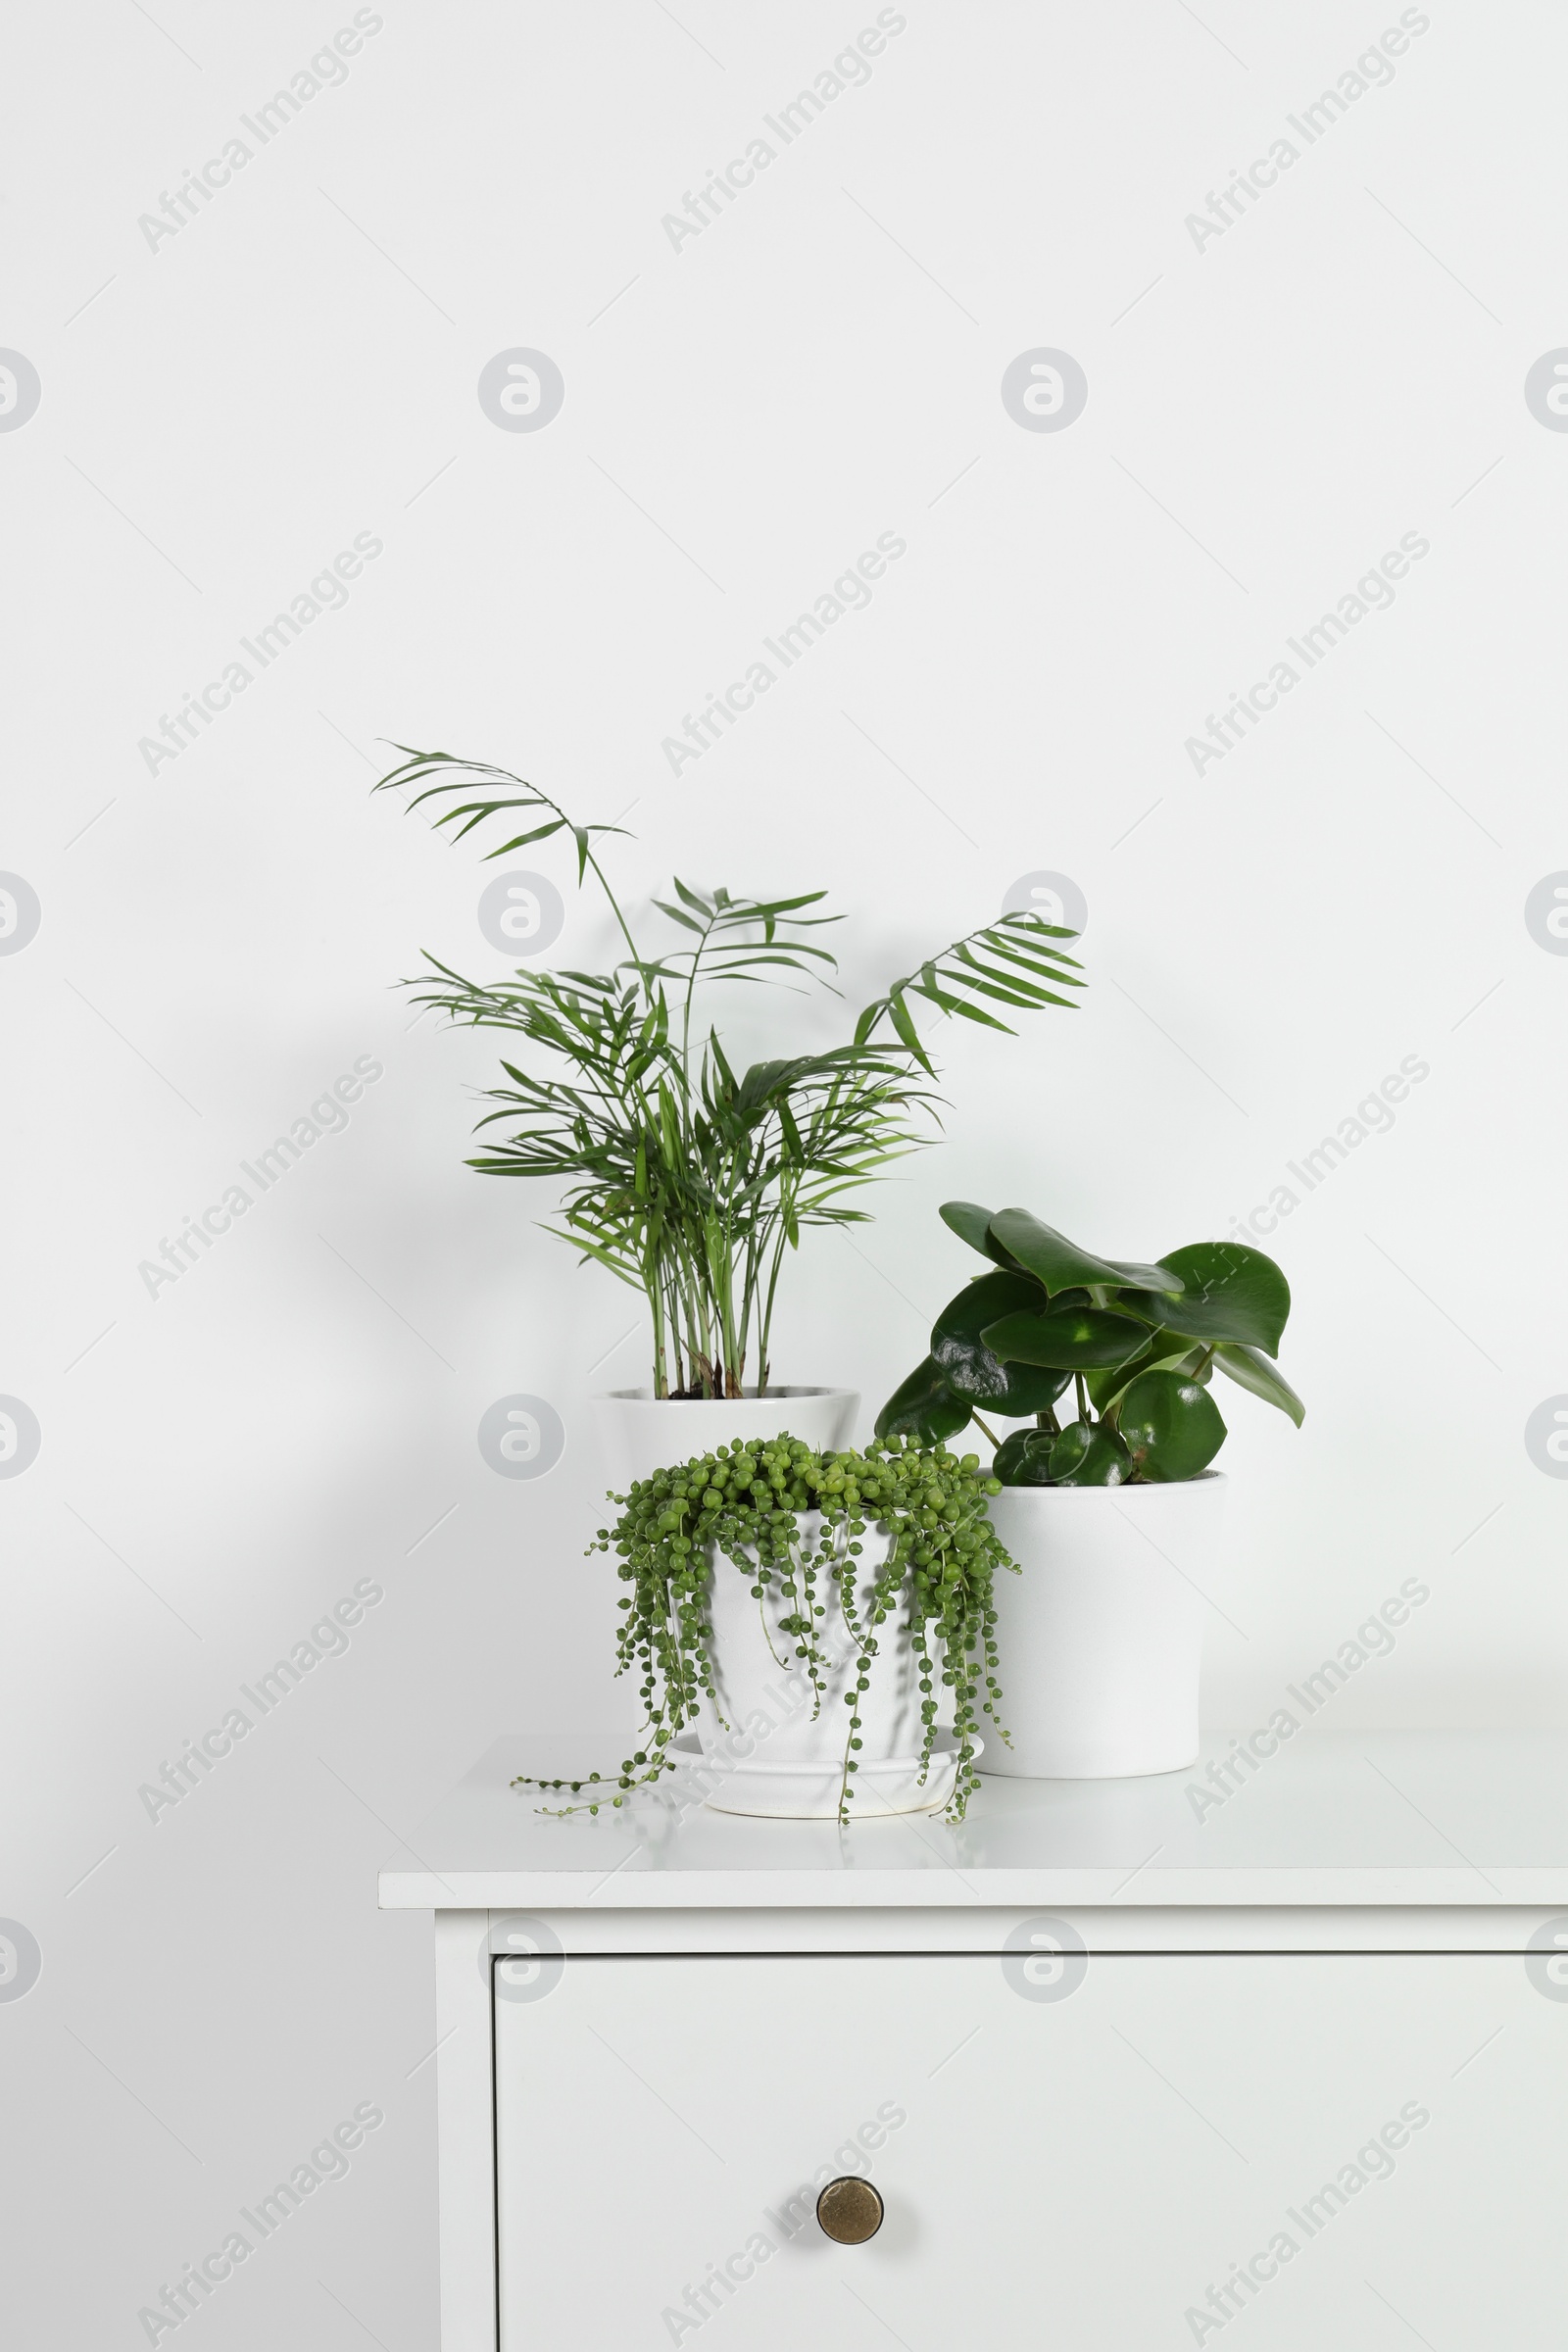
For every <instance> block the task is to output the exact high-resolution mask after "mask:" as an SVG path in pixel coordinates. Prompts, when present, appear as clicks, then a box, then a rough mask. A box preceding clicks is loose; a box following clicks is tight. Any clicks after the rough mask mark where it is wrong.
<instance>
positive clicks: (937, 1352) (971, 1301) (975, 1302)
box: [931, 1274, 1071, 1418]
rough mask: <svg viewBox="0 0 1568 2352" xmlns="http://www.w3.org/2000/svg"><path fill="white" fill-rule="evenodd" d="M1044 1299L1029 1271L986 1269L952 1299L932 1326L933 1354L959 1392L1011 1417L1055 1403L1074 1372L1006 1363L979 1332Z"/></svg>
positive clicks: (942, 1371)
mask: <svg viewBox="0 0 1568 2352" xmlns="http://www.w3.org/2000/svg"><path fill="white" fill-rule="evenodd" d="M1041 1302H1042V1293H1041V1289H1040V1285H1039V1283H1038V1282H1035V1281H1033V1280H1032V1279H1031V1277H1030V1276H1028V1275H1026V1274H982V1275H980V1277H979V1278H978V1280H976V1281H974V1282H971V1283H970V1284H969V1285H968V1287H967V1288H966V1289H965V1290H961V1291H960V1292H959V1293H958V1296H957V1297H956V1299H949V1301H948V1303H947V1305H946V1306H945V1307H944V1308H943V1309H942V1312H941V1314H940V1315H938V1317H937V1319H936V1323H935V1325H934V1326H933V1329H932V1332H931V1360H932V1362H933V1363H934V1364H935V1365H936V1367H937V1370H938V1371H939V1372H940V1374H941V1375H942V1378H943V1379H944V1380H945V1381H946V1383H947V1385H948V1387H949V1388H950V1389H951V1390H952V1391H953V1392H954V1395H955V1396H957V1397H968V1398H969V1400H970V1401H971V1403H974V1404H988V1405H991V1406H993V1407H994V1408H995V1410H996V1411H997V1412H999V1413H1005V1414H1006V1415H1008V1416H1009V1417H1011V1418H1021V1417H1022V1416H1023V1415H1024V1414H1025V1413H1043V1412H1044V1411H1045V1410H1046V1409H1047V1407H1048V1406H1050V1405H1053V1404H1054V1403H1055V1401H1056V1398H1057V1397H1059V1396H1060V1395H1061V1392H1062V1390H1063V1389H1064V1388H1065V1387H1066V1385H1067V1382H1068V1379H1069V1378H1070V1377H1071V1376H1070V1374H1068V1373H1065V1372H1056V1371H1042V1370H1040V1369H1039V1368H1037V1367H1036V1366H1035V1365H1033V1364H1006V1363H1004V1362H1003V1360H1002V1358H1001V1356H999V1355H996V1354H994V1353H993V1351H992V1350H991V1348H988V1347H987V1346H986V1344H985V1342H984V1340H983V1339H982V1338H981V1337H980V1334H981V1332H982V1331H983V1330H984V1328H985V1327H986V1325H987V1324H990V1323H995V1322H997V1321H998V1320H999V1318H1001V1317H1003V1316H1005V1315H1007V1314H1009V1313H1016V1312H1020V1311H1022V1312H1030V1311H1032V1310H1035V1309H1038V1307H1039V1306H1040V1304H1041Z"/></svg>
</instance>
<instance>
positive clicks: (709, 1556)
mask: <svg viewBox="0 0 1568 2352" xmlns="http://www.w3.org/2000/svg"><path fill="white" fill-rule="evenodd" d="M1001 1492H1002V1489H1001V1485H1000V1483H999V1482H998V1480H996V1479H995V1478H992V1477H990V1476H988V1475H986V1474H985V1473H983V1472H982V1471H981V1468H980V1457H979V1455H978V1454H974V1453H966V1454H964V1455H962V1456H961V1458H960V1457H959V1456H958V1455H956V1454H954V1453H950V1451H949V1450H948V1448H947V1446H919V1445H917V1444H915V1443H914V1442H912V1441H906V1440H905V1439H903V1438H901V1437H890V1438H886V1439H883V1440H879V1441H877V1442H875V1443H873V1444H872V1445H871V1446H869V1447H868V1448H867V1449H866V1451H865V1452H864V1453H857V1452H844V1453H815V1452H813V1451H812V1449H811V1447H810V1446H807V1445H805V1444H804V1443H803V1442H802V1441H801V1440H800V1439H799V1438H792V1437H788V1436H782V1437H777V1438H769V1439H767V1440H766V1441H765V1442H762V1443H751V1444H745V1445H743V1444H742V1443H740V1441H738V1440H737V1441H736V1442H735V1443H734V1444H732V1445H729V1446H719V1447H718V1449H717V1450H716V1452H712V1453H704V1454H695V1455H693V1456H692V1458H691V1459H690V1460H689V1461H686V1462H683V1463H680V1464H678V1465H677V1466H676V1467H675V1468H673V1469H668V1470H660V1471H658V1472H656V1473H655V1475H654V1476H653V1477H652V1478H647V1479H641V1480H639V1481H638V1482H637V1483H636V1484H635V1485H634V1486H633V1487H632V1489H631V1492H630V1494H628V1495H615V1496H613V1500H615V1501H617V1502H619V1503H620V1504H621V1505H622V1509H621V1513H620V1516H619V1518H618V1519H617V1520H616V1522H615V1524H614V1526H613V1528H601V1529H600V1530H599V1533H598V1535H597V1537H596V1539H595V1541H594V1542H593V1543H592V1544H589V1546H588V1550H589V1553H590V1554H592V1553H593V1552H595V1551H614V1552H615V1553H616V1554H617V1555H618V1557H619V1561H620V1567H619V1571H618V1574H619V1576H620V1579H621V1581H622V1583H624V1584H626V1585H629V1586H630V1588H631V1590H630V1592H629V1593H627V1594H626V1595H625V1597H624V1598H623V1599H622V1600H621V1602H620V1607H621V1609H622V1611H623V1612H624V1616H623V1620H622V1623H621V1627H620V1632H619V1637H618V1641H617V1663H616V1668H615V1671H616V1673H617V1675H619V1674H628V1673H630V1672H632V1671H633V1670H634V1669H637V1668H640V1669H641V1674H642V1683H641V1695H642V1700H643V1704H644V1707H645V1708H646V1710H647V1721H646V1724H645V1726H644V1731H643V1735H642V1743H641V1744H640V1745H639V1746H638V1747H637V1749H636V1750H635V1752H634V1753H633V1754H632V1755H630V1756H628V1757H627V1758H626V1759H625V1761H624V1762H623V1763H622V1765H621V1768H620V1772H619V1775H618V1776H617V1777H616V1778H615V1779H613V1780H612V1781H605V1780H604V1779H602V1777H601V1776H600V1775H599V1774H598V1773H594V1774H591V1775H590V1776H589V1778H588V1779H587V1780H586V1781H560V1780H556V1781H544V1780H535V1779H532V1778H531V1777H530V1776H527V1775H523V1776H519V1779H518V1780H516V1781H515V1782H514V1783H513V1787H514V1788H517V1787H521V1786H528V1787H532V1788H539V1789H569V1791H570V1792H571V1794H572V1795H574V1796H580V1795H582V1794H583V1793H584V1791H586V1792H587V1795H588V1803H587V1810H588V1811H589V1812H590V1813H597V1812H598V1810H599V1808H600V1805H601V1804H602V1803H607V1802H608V1803H610V1804H612V1805H620V1804H624V1802H625V1800H626V1796H627V1795H628V1793H629V1792H630V1791H631V1790H633V1789H642V1788H647V1787H650V1786H651V1785H652V1784H653V1783H655V1782H657V1781H659V1780H660V1779H662V1777H663V1775H664V1774H665V1773H666V1772H668V1771H670V1770H671V1769H672V1768H673V1765H674V1761H675V1759H674V1757H673V1756H672V1754H671V1752H670V1751H671V1748H672V1745H673V1742H674V1741H675V1740H676V1739H677V1737H678V1736H679V1735H680V1733H681V1732H683V1731H684V1730H685V1728H686V1726H687V1725H688V1724H690V1723H693V1722H695V1720H696V1719H697V1717H698V1715H699V1714H700V1713H701V1710H702V1705H703V1701H704V1699H705V1698H707V1699H708V1700H709V1701H710V1703H711V1705H712V1708H713V1712H714V1714H715V1715H717V1716H718V1717H719V1721H720V1723H722V1722H723V1718H722V1715H721V1714H720V1711H719V1705H718V1697H717V1693H716V1691H715V1690H714V1687H713V1676H712V1665H711V1656H710V1651H709V1642H710V1639H711V1626H710V1623H709V1618H708V1593H709V1576H710V1573H712V1574H714V1575H722V1574H723V1573H724V1569H723V1568H722V1567H721V1566H720V1565H719V1563H720V1561H727V1562H729V1563H730V1564H731V1566H732V1567H733V1568H734V1570H735V1572H736V1573H737V1574H739V1575H741V1576H744V1577H746V1578H747V1579H748V1580H749V1582H750V1584H751V1589H752V1593H753V1596H754V1598H755V1599H756V1600H757V1602H758V1604H759V1609H760V1613H761V1619H762V1626H763V1630H764V1633H765V1632H766V1631H767V1616H766V1611H765V1607H764V1605H763V1602H764V1595H765V1594H766V1593H769V1592H776V1593H777V1595H778V1597H779V1599H780V1600H782V1602H783V1603H784V1604H785V1606H784V1609H783V1611H782V1613H780V1614H778V1615H777V1616H776V1617H775V1619H774V1625H775V1627H776V1629H777V1631H778V1632H779V1633H780V1634H782V1635H783V1636H784V1637H785V1639H786V1641H788V1642H793V1645H794V1655H795V1657H796V1658H797V1659H798V1660H799V1661H800V1665H801V1669H802V1670H803V1671H804V1672H805V1673H806V1674H807V1675H809V1678H810V1682H811V1687H812V1691H813V1704H812V1715H813V1719H814V1718H815V1716H816V1715H818V1714H819V1713H820V1710H821V1707H822V1703H823V1700H824V1697H825V1695H826V1686H827V1682H828V1677H829V1674H830V1672H831V1669H832V1664H833V1662H832V1661H830V1660H829V1659H828V1658H826V1657H825V1656H824V1654H823V1652H822V1649H821V1647H820V1644H819V1640H818V1634H819V1629H820V1626H821V1621H822V1620H823V1618H824V1617H825V1616H826V1615H827V1613H828V1598H829V1596H830V1595H834V1596H836V1597H837V1600H838V1603H839V1606H840V1608H841V1609H842V1611H843V1618H844V1624H845V1626H846V1628H847V1629H848V1632H849V1637H850V1639H851V1641H852V1642H853V1643H854V1644H855V1646H856V1648H857V1649H858V1652H859V1657H858V1671H857V1673H856V1675H855V1680H854V1683H853V1686H852V1688H851V1689H850V1690H848V1691H846V1692H845V1693H844V1703H845V1706H846V1709H847V1720H846V1726H845V1738H844V1762H843V1775H842V1781H841V1786H840V1795H839V1819H840V1821H841V1822H847V1821H848V1820H849V1818H850V1807H851V1804H852V1802H853V1800H854V1796H855V1775H856V1772H857V1771H858V1755H857V1751H858V1748H859V1746H860V1744H861V1738H860V1729H861V1727H860V1706H861V1699H862V1694H863V1693H864V1692H865V1691H868V1690H869V1689H870V1687H871V1671H872V1668H873V1666H874V1663H875V1661H876V1659H877V1657H878V1655H879V1654H880V1653H881V1650H882V1645H883V1642H884V1641H886V1640H888V1639H890V1638H896V1637H897V1636H898V1635H899V1634H901V1633H907V1640H908V1642H909V1643H910V1646H911V1647H912V1649H913V1651H914V1656H915V1661H916V1664H917V1666H918V1669H919V1690H920V1714H921V1720H922V1724H923V1727H924V1728H923V1738H922V1744H921V1750H920V1768H921V1773H922V1777H923V1775H924V1773H925V1772H926V1771H927V1770H928V1769H929V1766H930V1762H931V1757H932V1753H933V1750H934V1747H935V1742H936V1734H937V1712H938V1697H937V1690H938V1685H939V1683H940V1685H941V1686H942V1687H943V1688H944V1689H945V1690H946V1691H950V1692H951V1693H952V1699H951V1704H952V1709H953V1728H954V1732H955V1735H956V1739H957V1741H958V1761H957V1770H956V1779H955V1782H954V1789H953V1795H952V1797H951V1799H950V1800H949V1805H948V1811H949V1813H950V1815H951V1816H952V1817H953V1818H954V1819H955V1820H961V1819H962V1817H963V1813H964V1809H965V1806H966V1805H967V1803H968V1799H969V1795H970V1792H971V1790H972V1789H974V1788H975V1787H976V1785H977V1782H978V1777H979V1776H978V1774H977V1773H976V1771H975V1768H974V1736H975V1734H976V1733H977V1732H978V1730H979V1729H980V1723H979V1716H980V1715H981V1714H984V1715H988V1716H990V1718H991V1720H992V1722H993V1724H994V1725H995V1727H996V1730H997V1732H998V1734H999V1735H1000V1736H1001V1738H1002V1739H1003V1740H1005V1739H1006V1733H1005V1731H1004V1730H1003V1728H1002V1723H1001V1719H1000V1717H999V1715H998V1712H997V1702H998V1701H999V1700H1000V1698H1001V1696H1002V1686H1001V1684H1000V1682H999V1681H998V1679H997V1668H998V1655H997V1642H996V1623H997V1612H996V1606H995V1602H994V1599H993V1580H994V1577H995V1575H996V1572H997V1570H998V1569H999V1568H1000V1569H1008V1570H1011V1571H1012V1572H1013V1573H1014V1574H1016V1573H1017V1570H1016V1565H1015V1563H1014V1562H1013V1561H1012V1560H1011V1559H1010V1558H1009V1557H1008V1555H1007V1553H1006V1551H1005V1548H1004V1546H1003V1544H1002V1542H1001V1540H1000V1538H999V1537H998V1535H997V1533H996V1530H995V1529H994V1528H993V1526H992V1524H991V1521H990V1518H989V1517H988V1515H987V1511H986V1497H987V1496H988V1495H999V1494H1000V1493H1001ZM809 1513H816V1514H819V1517H818V1521H817V1525H816V1528H815V1530H814V1533H812V1532H809V1531H808V1530H807V1529H806V1528H804V1527H803V1524H802V1523H803V1520H804V1519H805V1518H806V1516H807V1514H809ZM872 1528H875V1529H877V1530H879V1531H880V1532H882V1533H884V1534H885V1535H886V1536H887V1538H888V1545H887V1553H886V1557H885V1558H884V1560H883V1561H882V1563H881V1564H880V1566H878V1567H877V1569H876V1571H875V1576H874V1581H873V1582H872V1583H871V1585H870V1586H869V1588H868V1589H867V1588H865V1587H864V1586H863V1580H862V1575H861V1571H860V1568H859V1562H860V1559H861V1556H862V1554H863V1551H864V1543H863V1539H864V1538H865V1536H866V1534H867V1532H868V1530H870V1529H872ZM710 1560H711V1561H712V1568H711V1570H710ZM858 1587H860V1588H861V1589H860V1590H859V1591H858V1590H857V1588H858ZM768 1638H769V1641H771V1636H770V1635H769V1637H768ZM774 1656H775V1660H776V1662H777V1663H778V1664H779V1665H780V1666H786V1665H787V1664H788V1660H787V1659H785V1658H780V1657H778V1654H777V1652H776V1651H775V1652H774ZM982 1681H983V1683H984V1696H981V1684H982ZM724 1728H725V1729H726V1730H727V1729H728V1728H729V1727H728V1726H727V1725H725V1726H724ZM580 1809H581V1808H580V1807H577V1806H566V1807H563V1808H561V1810H563V1811H565V1812H573V1811H578V1810H580Z"/></svg>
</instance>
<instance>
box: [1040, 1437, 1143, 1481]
mask: <svg viewBox="0 0 1568 2352" xmlns="http://www.w3.org/2000/svg"><path fill="white" fill-rule="evenodd" d="M1132 1474H1133V1461H1132V1456H1131V1454H1130V1453H1129V1452H1128V1450H1127V1448H1126V1446H1124V1445H1123V1444H1122V1442H1121V1439H1120V1438H1119V1437H1118V1436H1117V1435H1116V1432H1115V1431H1114V1430H1113V1429H1107V1428H1106V1427H1105V1424H1104V1423H1103V1421H1098V1422H1097V1421H1069V1422H1068V1424H1067V1426H1066V1428H1065V1429H1064V1430H1063V1431H1062V1433H1061V1435H1060V1437H1059V1438H1058V1439H1057V1440H1056V1442H1055V1444H1054V1446H1052V1449H1051V1477H1052V1483H1053V1484H1054V1485H1055V1486H1058V1487H1124V1486H1125V1485H1126V1484H1127V1481H1128V1480H1129V1479H1130V1478H1131V1476H1132Z"/></svg>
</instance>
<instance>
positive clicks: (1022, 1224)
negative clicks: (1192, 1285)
mask: <svg viewBox="0 0 1568 2352" xmlns="http://www.w3.org/2000/svg"><path fill="white" fill-rule="evenodd" d="M991 1231H992V1233H993V1234H994V1235H995V1236H996V1238H997V1240H998V1241H999V1242H1000V1243H1001V1244H1002V1246H1003V1248H1004V1249H1005V1250H1009V1251H1010V1252H1011V1254H1012V1256H1013V1257H1015V1258H1016V1259H1017V1261H1018V1263H1019V1264H1020V1265H1021V1266H1027V1267H1028V1269H1029V1271H1030V1273H1031V1274H1038V1275H1039V1277H1040V1280H1041V1281H1042V1282H1043V1283H1044V1284H1045V1286H1046V1290H1047V1292H1048V1293H1050V1294H1052V1295H1054V1293H1055V1292H1057V1291H1073V1290H1079V1289H1089V1288H1101V1287H1103V1288H1104V1289H1107V1290H1122V1289H1125V1288H1126V1287H1127V1286H1128V1285H1129V1284H1136V1285H1137V1286H1138V1287H1139V1288H1140V1289H1145V1290H1153V1291H1170V1292H1177V1291H1180V1289H1181V1287H1182V1281H1181V1276H1180V1275H1179V1274H1177V1273H1176V1272H1175V1271H1174V1270H1173V1268H1172V1267H1171V1265H1169V1264H1162V1265H1157V1266H1140V1265H1133V1264H1131V1263H1129V1262H1128V1261H1126V1260H1124V1259H1117V1258H1111V1257H1096V1256H1095V1254H1094V1252H1093V1251H1092V1250H1080V1249H1079V1247H1078V1245H1077V1243H1076V1242H1069V1241H1068V1239H1067V1237H1066V1235H1065V1234H1061V1233H1057V1231H1056V1230H1055V1228H1054V1226H1052V1225H1043V1224H1042V1223H1041V1221H1040V1219H1039V1218H1038V1217H1035V1216H1031V1215H1030V1213H1029V1211H1028V1209H1026V1208H1005V1209H1003V1210H1002V1211H1001V1212H1000V1214H999V1215H997V1216H994V1217H993V1218H992V1219H991Z"/></svg>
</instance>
